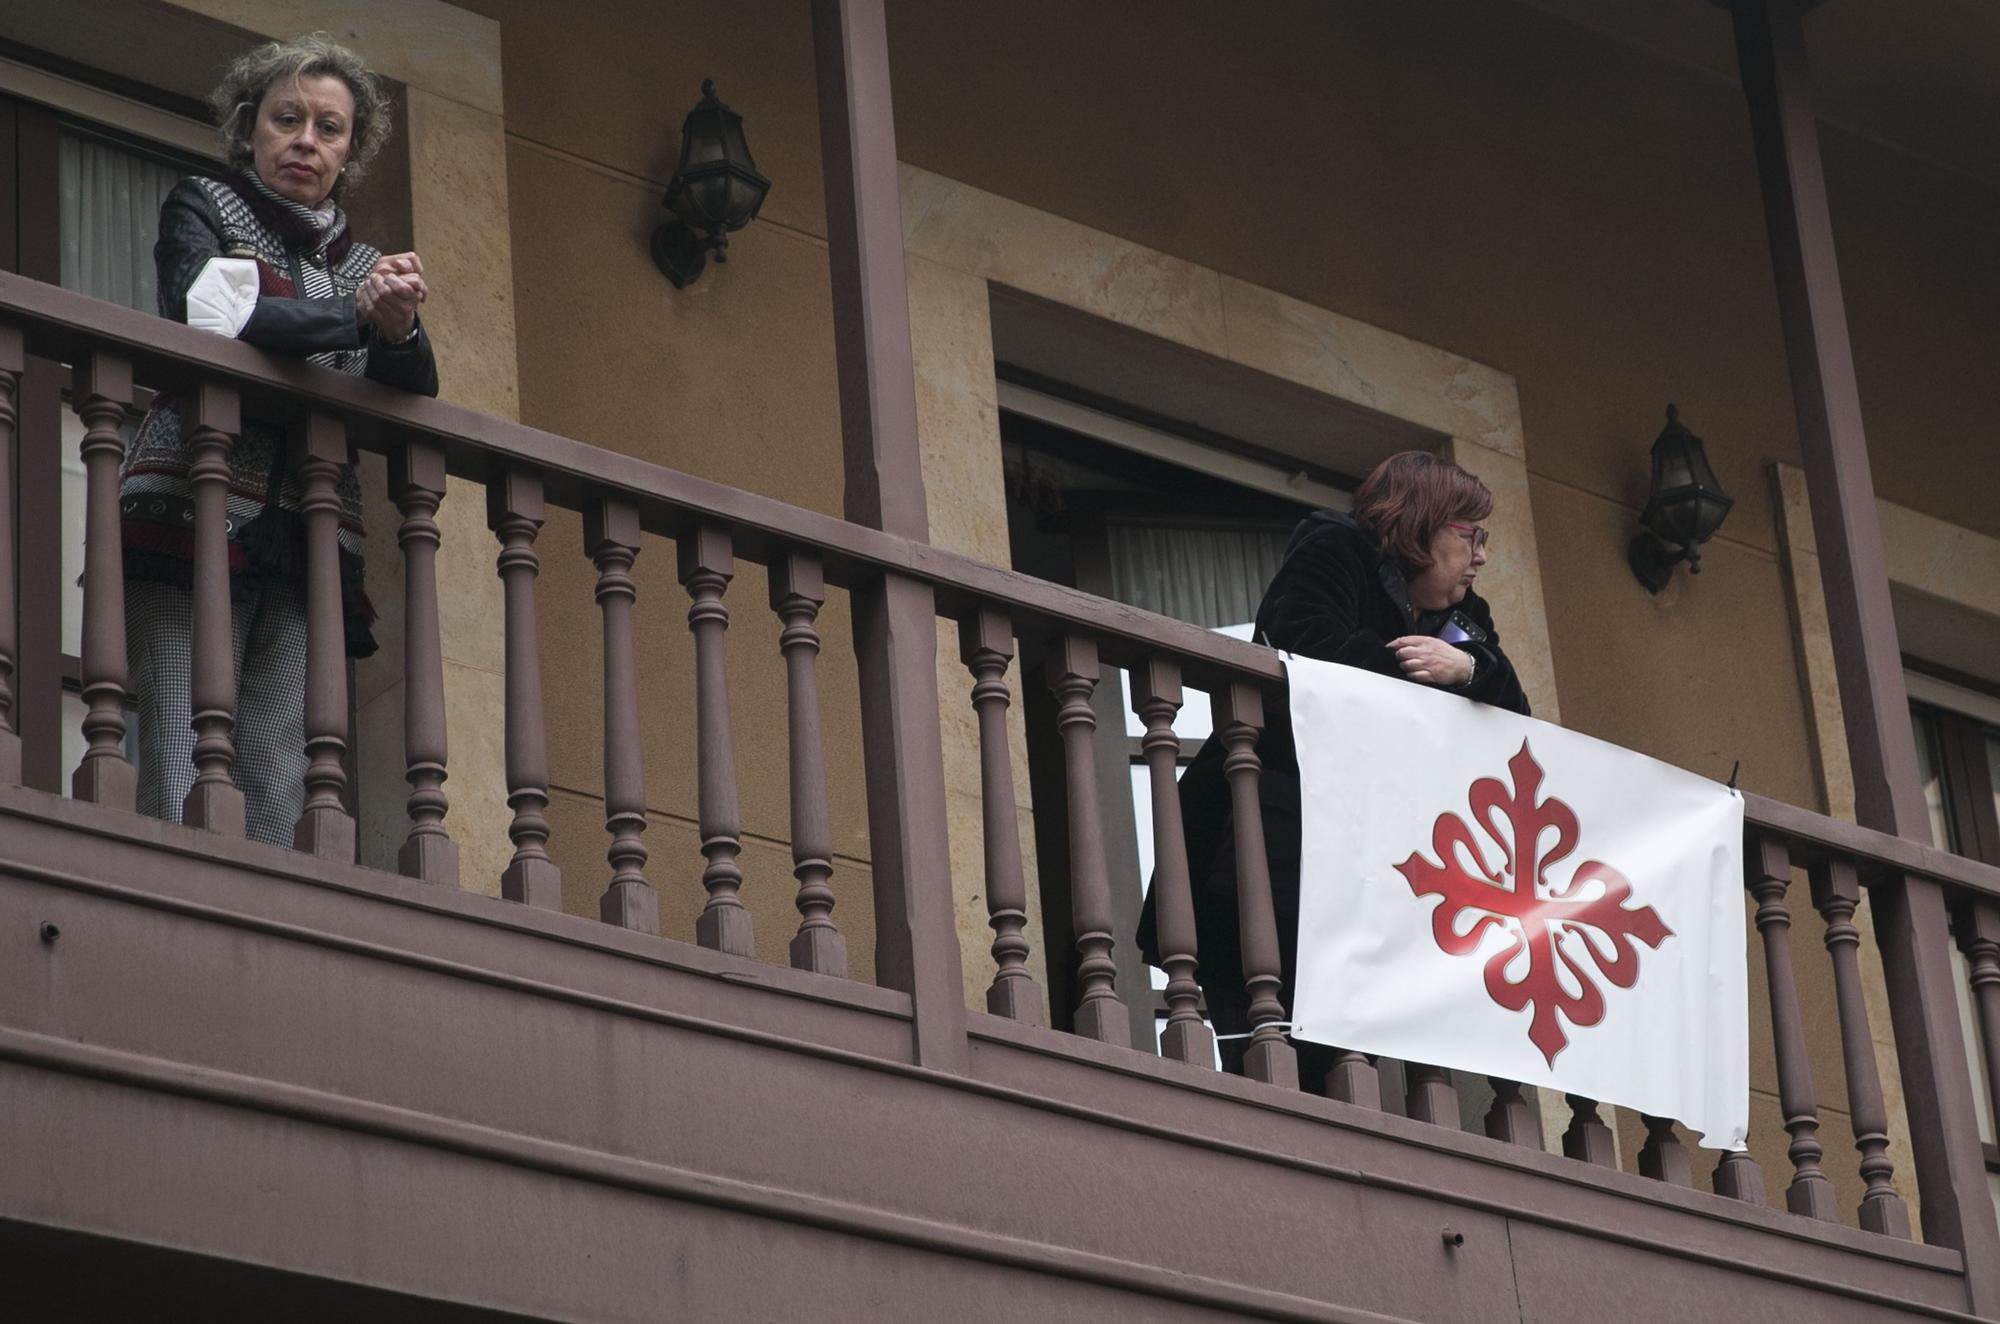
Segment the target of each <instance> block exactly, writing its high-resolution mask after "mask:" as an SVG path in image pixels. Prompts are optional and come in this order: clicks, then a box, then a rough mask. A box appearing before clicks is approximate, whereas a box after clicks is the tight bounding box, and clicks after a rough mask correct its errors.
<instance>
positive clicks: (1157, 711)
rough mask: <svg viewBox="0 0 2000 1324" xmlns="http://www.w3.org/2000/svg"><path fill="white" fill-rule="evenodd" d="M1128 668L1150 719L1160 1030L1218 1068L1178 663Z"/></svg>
mask: <svg viewBox="0 0 2000 1324" xmlns="http://www.w3.org/2000/svg"><path fill="white" fill-rule="evenodd" d="M1131 674H1132V711H1133V712H1135V713H1137V714H1138V715H1139V718H1140V720H1142V721H1143V722H1145V724H1146V735H1145V739H1144V740H1143V742H1142V743H1141V745H1140V748H1141V749H1142V750H1144V752H1145V755H1146V771H1147V773H1148V776H1149V781H1150V784H1151V788H1152V793H1153V800H1152V803H1153V908H1154V916H1155V920H1156V922H1157V924H1158V926H1159V943H1160V965H1161V967H1162V968H1163V969H1164V970H1165V971H1166V972H1167V1025H1166V1029H1164V1030H1163V1031H1161V1033H1160V1056H1161V1057H1168V1058H1172V1059H1174V1060H1175V1061H1177V1062H1186V1063H1189V1064H1190V1065H1193V1066H1199V1067H1210V1068H1213V1067H1214V1065H1215V1032H1214V1031H1213V1030H1211V1029H1209V1028H1208V1026H1207V1025H1205V1024H1203V1022H1202V1019H1201V1007H1200V1003H1201V985H1199V984H1197V983H1196V982H1195V977H1194V974H1195V967H1196V960H1195V958H1196V956H1197V954H1198V951H1197V946H1196V939H1195V923H1194V890H1193V888H1192V886H1191V884H1190V883H1189V881H1188V862H1187V840H1186V838H1185V837H1184V836H1183V835H1182V833H1181V795H1180V784H1179V782H1178V780H1177V779H1176V776H1175V774H1176V772H1177V771H1178V769H1179V767H1180V758H1181V738H1180V737H1179V736H1177V735H1175V734H1174V715H1175V714H1176V713H1178V712H1180V710H1181V668H1180V663H1178V662H1176V661H1174V660H1173V659H1172V658H1168V657H1160V656H1157V655H1155V656H1152V657H1148V658H1147V659H1146V660H1145V662H1144V663H1142V664H1141V665H1140V666H1138V667H1135V668H1134V669H1133V670H1132V673H1131Z"/></svg>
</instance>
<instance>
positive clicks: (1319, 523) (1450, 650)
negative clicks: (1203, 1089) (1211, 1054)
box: [1139, 451, 1528, 1093]
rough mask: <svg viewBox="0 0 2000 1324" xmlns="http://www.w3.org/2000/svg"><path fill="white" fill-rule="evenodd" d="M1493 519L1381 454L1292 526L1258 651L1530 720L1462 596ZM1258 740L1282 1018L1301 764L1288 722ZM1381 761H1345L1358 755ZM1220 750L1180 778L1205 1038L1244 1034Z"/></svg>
mask: <svg viewBox="0 0 2000 1324" xmlns="http://www.w3.org/2000/svg"><path fill="white" fill-rule="evenodd" d="M1492 511H1493V494H1492V493H1491V492H1489V491H1488V490H1487V489H1486V485H1485V484H1484V483H1482V482H1480V481H1479V480H1478V479H1477V478H1475V477H1473V476H1472V475H1471V474H1470V473H1467V472H1466V471H1465V470H1464V469H1461V468H1459V467H1458V466H1457V465H1455V464H1452V463H1451V462H1450V461H1448V460H1442V459H1439V458H1438V457H1437V456H1435V455H1432V454H1430V453H1428V452H1425V451H1407V452H1405V453H1403V454H1401V455H1392V456H1390V457H1389V458H1388V459H1386V460H1384V461H1382V463H1380V464H1379V465H1377V466H1376V467H1375V469H1374V471H1373V472H1371V473H1370V474H1369V475H1368V477H1367V478H1366V479H1365V480H1364V481H1363V482H1362V484H1361V487H1360V490H1359V491H1357V492H1356V493H1355V494H1354V509H1353V511H1352V513H1348V514H1343V513H1339V512H1335V511H1328V510H1320V511H1315V512H1313V513H1312V514H1311V515H1308V516H1307V517H1306V518H1305V519H1304V520H1303V521H1302V522H1300V524H1299V526H1298V527H1297V528H1296V529H1294V530H1293V531H1292V537H1291V541H1290V542H1289V543H1288V544H1287V546H1286V549H1285V557H1284V562H1283V563H1282V564H1281V565H1280V566H1279V568H1278V573H1277V575H1276V576H1275V577H1273V579H1272V580H1271V584H1270V586H1269V587H1268V588H1267V589H1265V590H1264V599H1263V601H1262V602H1261V603H1259V604H1258V607H1257V625H1256V638H1257V640H1258V642H1260V643H1264V644H1268V645H1270V646H1271V647H1273V648H1277V649H1281V650H1283V651H1285V652H1288V653H1297V654H1299V655H1300V656H1302V657H1311V658H1318V659H1320V660H1322V661H1327V662H1339V663H1344V664H1346V665H1348V666H1354V667H1361V668H1363V669H1364V670H1368V671H1374V672H1379V673H1381V674H1382V675H1386V676H1394V677H1397V678H1399V679H1402V680H1407V681H1410V682H1411V683H1413V684H1418V685H1431V686H1435V687H1437V688H1438V689H1442V690H1446V691H1449V692H1451V693H1453V694H1461V695H1464V696H1465V697H1466V698H1467V699H1470V700H1474V701H1477V702H1480V703H1488V704H1492V705H1494V706H1495V707H1499V708H1506V709H1509V710H1511V711H1513V712H1517V713H1522V714H1525V713H1527V711H1528V699H1527V696H1526V695H1525V694H1524V693H1522V691H1521V683H1520V681H1519V679H1517V678H1516V677H1515V675H1514V667H1513V664H1512V663H1510V662H1508V660H1507V655H1506V654H1505V653H1504V652H1502V651H1501V649H1500V633H1499V631H1498V630H1497V629H1495V628H1494V624H1493V614H1492V612H1491V611H1490V610H1489V609H1488V607H1487V605H1486V602H1485V600H1484V599H1482V598H1481V597H1480V596H1479V594H1478V593H1476V592H1475V591H1474V590H1473V583H1474V581H1475V580H1476V579H1477V578H1478V576H1479V571H1480V569H1481V567H1483V566H1484V565H1485V564H1486V549H1487V534H1486V529H1485V528H1484V527H1483V526H1482V525H1481V524H1480V521H1481V520H1483V519H1485V518H1486V517H1487V516H1488V515H1490V514H1491V513H1492ZM1264 722H1265V725H1264V730H1263V732H1262V734H1261V735H1260V737H1259V738H1258V741H1257V755H1258V758H1259V759H1260V760H1261V761H1262V763H1263V780H1262V783H1261V787H1260V799H1261V801H1262V807H1263V820H1264V845H1265V850H1266V853H1267V854H1268V855H1269V857H1270V866H1271V899H1272V903H1273V906H1274V908H1275V910H1276V912H1277V919H1278V946H1279V959H1280V965H1281V972H1282V975H1283V979H1284V984H1283V988H1282V989H1281V991H1280V994H1279V996H1280V998H1281V999H1282V1000H1283V1002H1284V1004H1285V1006H1286V1007H1287V1008H1289V1007H1290V1006H1291V1004H1292V990H1293V986H1294V980H1295V978H1296V972H1297V956H1298V927H1299V764H1298V752H1297V748H1296V746H1295V745H1294V744H1293V740H1292V724H1291V714H1290V713H1289V712H1288V711H1287V710H1286V709H1285V708H1284V707H1283V706H1282V705H1274V706H1271V707H1268V708H1267V709H1266V710H1265V713H1264ZM1381 752H1382V751H1374V750H1359V749H1358V750H1355V751H1353V756H1354V757H1355V758H1359V759H1368V758H1374V757H1378V756H1379V755H1380V754H1381ZM1224 753H1225V751H1224V749H1223V746H1222V742H1221V740H1220V739H1218V738H1216V737H1214V736H1211V737H1210V738H1209V740H1208V743H1206V744H1205V745H1203V746H1202V748H1201V752H1200V753H1199V754H1197V755H1196V756H1195V759H1194V762H1193V763H1191V764H1189V765H1188V769H1187V772H1186V773H1185V774H1184V775H1183V776H1182V778H1181V783H1180V795H1181V816H1182V823H1183V830H1184V831H1185V833H1186V839H1187V856H1188V876H1189V878H1190V880H1191V881H1192V883H1193V887H1194V908H1195V925H1196V930H1197V938H1198V943H1199V957H1200V979H1201V985H1202V991H1203V994H1204V996H1205V997H1206V999H1207V1004H1208V1012H1209V1019H1210V1020H1211V1021H1213V1022H1214V1024H1215V1030H1216V1033H1217V1034H1218V1035H1232V1034H1245V1033H1247V1032H1248V1031H1249V1029H1250V1018H1249V998H1248V995H1247V994H1246V993H1245V991H1244V987H1243V967H1242V947H1241V942H1240V936H1239V931H1238V928H1237V918H1236V845H1235V833H1234V825H1233V824H1232V823H1231V821H1230V808H1229V788H1228V784H1227V782H1226V781H1225V779H1224V777H1223V766H1222V765H1223V756H1224ZM1139 945H1140V950H1141V951H1142V952H1143V953H1144V955H1145V957H1146V959H1147V960H1149V961H1151V962H1153V963H1154V964H1158V963H1159V959H1160V952H1159V950H1158V944H1157V937H1156V934H1155V931H1154V916H1153V908H1152V898H1151V896H1150V894H1149V895H1148V898H1147V904H1146V909H1145V911H1144V913H1143V915H1142V917H1141V920H1140V926H1139ZM1244 1042H1245V1041H1244V1040H1242V1039H1227V1038H1225V1039H1223V1040H1222V1041H1221V1043H1220V1051H1221V1054H1222V1061H1223V1066H1224V1068H1225V1069H1226V1070H1230V1071H1236V1072H1240V1071H1241V1070H1242V1062H1243V1049H1244ZM1297 1047H1298V1050H1299V1077H1300V1084H1301V1085H1302V1086H1303V1087H1304V1088H1305V1089H1307V1090H1308V1091H1311V1092H1313V1093H1322V1092H1324V1082H1325V1076H1326V1072H1327V1071H1328V1070H1329V1069H1330V1068H1331V1066H1332V1056H1333V1054H1332V1050H1331V1049H1328V1048H1324V1047H1322V1046H1320V1045H1317V1044H1309V1043H1299V1044H1298V1045H1297Z"/></svg>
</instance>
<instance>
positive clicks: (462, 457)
mask: <svg viewBox="0 0 2000 1324" xmlns="http://www.w3.org/2000/svg"><path fill="white" fill-rule="evenodd" d="M0 320H5V321H7V322H11V323H14V324H16V325H19V326H20V327H21V328H22V330H23V331H24V333H26V335H27V336H28V339H29V348H30V351H31V352H33V353H38V354H42V355H44V356H48V355H50V354H52V353H53V354H54V355H60V356H65V357H72V358H73V357H74V356H80V355H84V354H88V353H92V352H104V351H107V350H108V351H111V352H115V353H118V354H121V355H123V356H124V357H126V358H128V359H130V361H131V362H132V365H133V369H134V373H135V375H136V376H139V377H150V378H151V379H152V380H153V382H155V383H157V384H159V385H161V386H163V387H165V388H167V389H182V388H184V387H185V386H186V385H188V384H190V383H192V382H193V381H195V380H201V379H205V380H214V379H216V378H221V379H223V380H226V381H227V382H228V383H229V384H230V385H232V386H234V387H236V388H237V389H238V390H239V391H241V392H242V393H243V398H244V402H245V412H255V413H264V414H265V415H266V416H269V417H276V418H281V419H290V418H299V417H302V416H303V415H304V413H305V412H306V411H307V410H308V409H310V408H312V407H315V406H317V407H320V408H323V409H325V410H328V411H330V412H333V413H336V414H338V415H339V416H341V417H342V418H343V419H345V420H346V421H347V423H348V425H349V436H350V438H351V439H352V440H354V441H355V443H356V444H357V445H360V446H363V447H364V448H366V449H371V450H376V451H386V450H388V449H390V448H392V447H393V446H394V445H395V444H396V443H397V441H398V440H400V439H403V438H407V437H412V436H415V437H424V438H428V439H431V440H434V441H436V442H438V443H439V444H440V445H442V446H443V447H444V449H445V454H446V460H447V463H448V466H449V469H450V471H451V473H452V474H453V475H454V476H457V477H462V478H467V479H471V480H474V481H478V482H482V483H484V482H489V481H492V480H493V479H495V478H497V477H498V476H499V474H500V472H501V471H502V470H503V469H505V468H507V467H509V466H527V467H530V468H533V469H536V470H539V471H540V472H541V474H542V476H543V482H544V486H545V489H546V491H547V493H548V496H549V498H550V499H551V500H552V501H554V502H555V503H556V504H558V505H561V506H564V507H567V508H570V509H579V510H580V509H582V508H583V507H584V506H585V505H586V504H587V503H588V502H589V501H590V500H592V499H593V498H594V497H598V496H602V495H604V494H605V491H606V489H613V490H615V491H617V492H618V493H620V494H622V495H625V496H628V497H630V498H631V499H632V500H633V501H634V502H635V503H636V504H637V505H638V506H639V509H640V518H641V523H642V525H643V527H644V528H645V529H646V531H647V532H649V533H655V534H659V535H662V536H668V537H673V536H678V535H680V534H682V533H684V532H686V531H687V530H688V529H689V528H690V527H691V526H693V525H695V524H698V523H703V522H710V523H721V524H725V525H728V526H729V527H730V528H731V530H732V532H733V533H734V535H735V547H736V550H737V551H738V552H739V553H740V554H742V555H743V556H745V558H746V559H749V560H753V561H757V562H759V563H761V564H769V563H770V562H771V561H772V560H773V559H775V558H776V557H777V556H779V555H780V554H782V553H783V552H784V551H786V550H795V549H798V548H801V547H804V548H810V549H812V550H813V551H815V552H817V553H819V554H820V555H821V556H822V557H823V558H824V559H825V570H826V577H827V579H828V581H829V582H830V583H835V584H839V585H841V586H842V587H848V586H851V585H852V584H854V583H855V582H858V581H860V580H862V579H865V578H867V577H870V576H873V575H877V574H881V573H885V572H887V573H896V574H903V575H908V576H910V577H912V578H915V579H918V580H921V581H923V582H925V583H927V584H929V585H930V586H931V588H932V590H933V591H934V592H935V593H936V595H937V600H938V606H939V609H940V612H941V613H942V614H944V615H946V616H950V617H953V618H964V617H967V616H969V615H970V614H971V613H973V612H974V611H976V610H978V609H979V608H981V607H989V608H990V607H993V606H995V605H998V606H1000V607H1001V608H1003V609H1005V610H1006V611H1007V612H1008V613H1009V614H1010V615H1011V616H1012V617H1013V618H1014V624H1015V629H1016V631H1017V632H1018V633H1021V634H1024V635H1025V634H1033V633H1034V632H1036V631H1037V630H1039V631H1043V632H1047V633H1051V634H1053V633H1061V632H1082V633H1085V634H1088V635H1090V636H1091V637H1093V638H1096V639H1098V640H1099V641H1100V643H1101V644H1103V645H1105V646H1106V647H1105V648H1104V654H1103V655H1104V660H1105V661H1107V662H1110V663H1113V664H1116V665H1132V664H1136V663H1137V662H1139V661H1140V660H1142V659H1143V658H1144V657H1146V656H1149V655H1158V654H1161V653H1167V654H1171V655H1173V656H1174V657H1175V658H1176V659H1177V660H1179V661H1180V662H1181V663H1182V665H1183V668H1184V670H1185V673H1186V679H1187V681H1188V682H1189V683H1190V684H1192V685H1194V686H1195V687H1197V688H1213V687H1215V686H1218V685H1220V684H1224V683H1227V682H1228V681H1230V680H1250V681H1253V682H1255V683H1257V684H1258V685H1259V686H1260V687H1262V688H1264V689H1266V690H1272V691H1275V690H1276V689H1278V688H1280V687H1282V685H1283V684H1284V679H1285V675H1284V668H1283V666H1282V664H1281V663H1280V662H1279V659H1278V655H1277V654H1276V653H1275V652H1273V651H1272V650H1270V649H1268V648H1265V647H1262V646H1259V645H1256V644H1251V643H1247V642H1245V641H1243V640H1239V639H1232V638H1229V637H1228V636H1226V635H1220V634H1216V633H1215V632H1213V631H1210V630H1204V629H1202V628H1201V627H1199V626H1195V625H1190V624H1188V623H1187V622H1185V621H1180V620H1175V619H1173V618H1172V617H1168V616H1162V615H1159V614H1157V613H1155V612H1150V611H1146V610H1144V609H1142V608H1139V607H1132V606H1128V605H1126V604H1124V603H1119V602H1113V601H1110V600H1109V599H1105V598H1100V597H1097V596H1095V595H1093V594H1090V593H1086V592H1083V591H1082V590H1080V589H1073V588H1067V587H1065V586H1063V585H1060V584H1052V583H1050V582H1048V581H1046V580H1042V579H1037V578H1035V577H1034V576H1031V575H1026V574H1023V573H1021V572H1019V571H1016V570H1009V569H1005V568H1003V567H1000V566H995V565H991V564H988V563H986V562H984V561H980V560H977V559H975V558H973V557H969V556H965V555H963V554H961V553H957V552H953V551H949V550H947V549H945V548H941V547H936V546H933V545H931V544H928V543H923V542H917V541H914V540H912V539H908V538H903V537H900V536H898V535H895V534H891V533H884V532H882V531H881V530H878V529H871V528H868V527H866V526H865V525H859V524H853V523H850V522H848V521H846V520H844V519H841V518H839V517H837V516H833V515H828V514H825V513H823V512H820V511H816V510H809V509H807V508H805V507H802V506H795V505H791V504H790V503H788V502H784V501H780V500H778V499H776V498H774V497H767V496H762V495H759V494H757V493H754V492H747V491H744V490H743V489H741V488H735V487H730V486H728V485H726V484H723V483H718V482H714V481H712V480H710V479H705V478H699V477H696V476H694V475H692V474H687V473H683V472H681V471H679V470H676V469H671V468H668V467H666V466H664V465H659V464H654V463H652V462H650V461H647V460H642V459H639V458H637V457H635V456H631V455H627V454H624V453H622V452H618V451H611V450H605V449H603V448H600V447H596V446H592V445H590V444H589V443H587V442H581V441H577V440H575V439H573V438H570V437H565V436H561V435H559V434H556V433H551V432H545V431H542V430H541V429H539V428H534V427H530V426H528V425H526V424H523V423H517V422H514V421H512V420H508V419H502V418H496V417H494V416H492V415H490V414H482V413H479V412H478V411H476V410H472V409H467V408H465V407H463V406H461V405H454V404H448V403H446V402H444V401H441V400H432V399H428V398H425V397H422V396H415V395H411V394H410V393H408V392H406V391H399V390H396V389H394V388H393V387H387V386H383V385H381V384H379V383H375V382H370V381H366V380H363V379H359V378H355V377H349V376H345V375H343V374H339V373H334V372H330V371H327V370H325V369H322V368H318V367H315V366H313V365H310V364H304V363H301V362H300V361H299V360H297V359H294V358H287V357H281V356H278V355H274V354H268V353H266V352H264V351H263V350H260V349H257V348H255V347H254V346H250V345H245V344H243V343H242V342H240V341H233V340H226V339H223V338H221V337H218V336H215V335H213V334H210V333H208V332H204V331H197V330H195V329H193V328H192V327H187V326H183V325H181V324H180V323H177V322H170V321H167V320H165V319H163V318H160V317H155V316H152V315H151V314H148V313H143V312H139V311H137V310H134V309H131V308H127V307H124V306H122V305H119V304H113V303H107V302H105V301H103V300H100V299H94V298H91V297H90V296H88V295H84V294H78V293H76V292H75V291H72V290H65V289H62V288H60V287H58V286H54V285H49V284H46V283H44V282H41V281H36V280H31V279H29V278H27V277H24V276H19V275H15V274H12V273H9V272H0ZM1744 813H1745V819H1746V822H1747V823H1748V824H1749V825H1750V826H1751V827H1753V828H1754V829H1756V830H1759V831H1762V832H1765V833H1771V834H1776V835H1777V836H1780V837H1782V838H1784V839H1785V841H1786V842H1787V843H1788V844H1789V845H1790V846H1791V847H1792V850H1793V853H1794V855H1795V856H1796V857H1797V858H1798V859H1799V861H1800V862H1801V863H1805V862H1807V861H1809V860H1812V859H1816V858H1819V857H1822V856H1825V855H1828V854H1841V855H1846V856H1850V857H1852V858H1853V859H1854V860H1855V861H1856V862H1857V863H1859V864H1860V865H1861V867H1862V870H1863V875H1864V878H1873V877H1879V876H1880V875H1882V874H1894V873H1907V874H1916V875H1919V876H1921V877H1925V878H1931V879H1934V880H1936V881H1938V882H1940V883H1943V884H1945V885H1946V886H1948V887H1953V888H1959V889H1963V890H1965V891H1969V892H1973V893H1976V894H1978V895H1980V896H1981V897H1983V898H1986V899H1988V900H2000V867H1995V866H1992V865H1987V864H1981V863H1978V862H1977V861H1973V860H1969V859H1966V858H1964V857H1962V856H1958V855H1953V854H1950V853H1949V852H1947V851H1943V850H1940V849H1938V848H1937V847H1935V846H1931V845H1927V844H1924V843H1920V842H1915V841H1910V840H1907V839H1905V838H1902V837H1897V836H1892V835H1890V834H1888V833H1884V832H1878V831H1875V830H1873V829H1870V828H1864V827H1860V826H1858V825H1856V824H1853V823H1848V822H1844V821H1842V820H1839V819H1835V818H1830V817H1827V816H1826V815H1824V814H1820V813H1816V812H1814V811H1812V810H1809V809H1804V808H1801V807H1799V806H1797V805H1791V804H1787V803H1785V802H1783V801H1780V800H1773V799H1770V798H1768V797H1766V796H1761V795H1755V794H1750V793H1745V795H1744Z"/></svg>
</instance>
